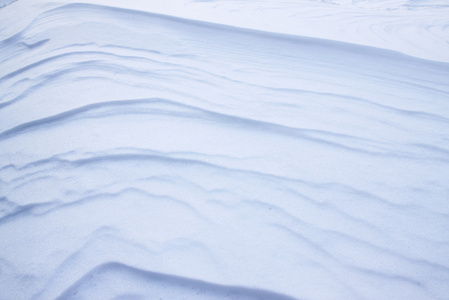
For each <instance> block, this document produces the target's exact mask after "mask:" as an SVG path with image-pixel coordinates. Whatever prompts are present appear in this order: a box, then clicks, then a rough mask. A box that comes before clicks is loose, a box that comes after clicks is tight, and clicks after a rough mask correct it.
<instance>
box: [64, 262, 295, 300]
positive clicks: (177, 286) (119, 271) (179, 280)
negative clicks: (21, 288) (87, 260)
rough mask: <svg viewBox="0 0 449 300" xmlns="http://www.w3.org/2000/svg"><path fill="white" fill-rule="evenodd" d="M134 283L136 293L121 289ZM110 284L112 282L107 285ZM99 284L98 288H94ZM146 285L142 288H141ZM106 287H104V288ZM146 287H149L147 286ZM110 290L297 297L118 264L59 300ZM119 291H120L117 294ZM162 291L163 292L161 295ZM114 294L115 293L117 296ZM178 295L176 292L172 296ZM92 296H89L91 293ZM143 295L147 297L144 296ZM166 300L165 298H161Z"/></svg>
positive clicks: (96, 271)
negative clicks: (123, 285) (122, 285)
mask: <svg viewBox="0 0 449 300" xmlns="http://www.w3.org/2000/svg"><path fill="white" fill-rule="evenodd" d="M130 279H131V280H132V281H133V282H134V283H135V282H139V283H140V285H141V286H140V288H137V291H133V290H127V289H123V288H120V287H118V286H117V285H116V284H118V283H119V282H120V281H121V280H126V281H128V280H130ZM108 281H109V282H108ZM95 283H97V284H98V285H99V286H97V287H95V286H96V284H95ZM142 284H143V285H142ZM102 285H104V286H102ZM146 286H147V287H146ZM97 289H100V290H102V291H103V289H111V290H112V291H113V292H112V293H111V292H108V293H107V294H108V295H110V296H114V297H117V296H121V297H133V296H134V297H139V294H140V293H141V291H139V290H141V289H143V290H148V289H154V290H156V291H157V292H153V293H154V294H153V293H151V292H150V293H151V294H153V295H154V296H159V297H161V296H162V295H164V294H165V293H166V294H168V295H171V296H170V297H174V298H171V299H181V298H184V297H186V298H191V297H194V298H195V299H201V298H204V299H210V298H213V299H248V300H249V299H267V300H268V299H273V300H288V299H290V300H293V299H294V298H292V297H289V296H285V295H282V294H278V293H274V292H270V291H265V290H261V289H249V288H244V287H236V286H225V285H218V284H214V283H210V282H205V281H201V280H196V279H192V278H185V277H180V276H174V275H169V274H163V273H156V272H151V271H147V270H142V269H138V268H135V267H131V266H128V265H125V264H122V263H119V262H109V263H105V264H102V265H100V266H97V267H96V268H94V269H92V270H91V271H89V272H88V273H86V274H85V275H84V276H83V277H82V278H80V279H79V280H78V281H77V282H76V283H74V284H73V285H72V286H71V287H69V288H68V289H67V290H66V291H64V292H63V293H62V294H61V295H60V296H59V297H58V298H57V299H83V298H82V297H83V296H82V294H84V293H86V292H87V293H89V290H94V291H95V290H97ZM116 290H118V291H116ZM161 290H162V291H163V292H162V293H161ZM114 292H115V293H114ZM173 292H175V293H173ZM88 295H89V294H88ZM141 295H142V296H143V295H145V296H146V297H147V296H148V294H147V293H142V294H141ZM162 297H163V296H162Z"/></svg>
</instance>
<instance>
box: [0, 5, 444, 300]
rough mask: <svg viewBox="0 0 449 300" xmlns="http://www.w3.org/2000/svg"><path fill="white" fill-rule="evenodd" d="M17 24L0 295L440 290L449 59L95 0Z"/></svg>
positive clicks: (8, 98)
mask: <svg viewBox="0 0 449 300" xmlns="http://www.w3.org/2000/svg"><path fill="white" fill-rule="evenodd" d="M12 6H13V4H12V5H11V6H9V7H8V8H11V7H12ZM5 9H6V8H5ZM41 9H43V7H42V8H41ZM17 28H18V29H17V30H18V31H17V32H15V33H14V34H12V35H11V36H7V37H4V39H3V40H2V41H0V61H1V64H2V68H1V69H0V91H1V93H0V95H1V98H0V163H1V164H0V191H1V195H0V237H1V238H0V298H2V299H3V298H4V299H30V298H31V299H55V298H58V297H59V299H92V298H98V297H100V298H105V299H106V298H107V299H111V298H113V299H144V298H146V297H152V296H154V295H158V296H165V297H168V298H170V299H181V298H194V297H195V298H197V297H202V298H206V299H223V298H232V299H290V298H289V296H291V297H296V298H299V299H302V298H307V299H309V298H310V299H330V298H332V299H349V298H357V299H381V298H384V299H392V298H404V299H405V298H410V299H411V298H413V299H448V298H447V295H448V294H449V288H448V287H449V285H448V284H447V283H448V282H449V259H448V257H449V256H448V255H447V254H448V253H449V235H448V230H447V229H448V228H449V206H448V203H447V199H449V189H448V186H449V185H448V183H449V182H448V180H447V178H449V137H448V133H449V131H448V128H449V117H448V116H449V103H448V101H447V100H448V99H449V65H448V64H447V63H443V62H435V61H427V60H423V59H418V58H414V57H410V56H406V55H404V54H400V53H396V52H392V51H388V50H381V49H377V48H370V47H366V46H360V45H354V44H347V43H341V42H335V41H329V40H320V39H315V38H307V37H300V36H292V35H283V34H275V33H268V32H262V31H256V30H249V29H242V28H237V27H229V26H225V25H217V24H210V23H207V22H203V21H193V20H186V19H182V18H177V17H173V16H166V15H162V14H155V13H146V12H142V11H133V10H126V9H121V8H112V7H106V6H99V5H89V4H69V5H63V6H60V7H56V8H48V9H46V10H45V11H43V12H42V13H41V14H39V15H38V16H37V17H36V18H35V19H34V20H33V21H30V24H29V25H28V26H27V27H26V28H24V29H20V28H19V27H17ZM237 286H239V287H237ZM269 291H275V292H269ZM278 293H280V294H278ZM283 294H285V295H289V296H284V295H283ZM99 295H100V296H99Z"/></svg>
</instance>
